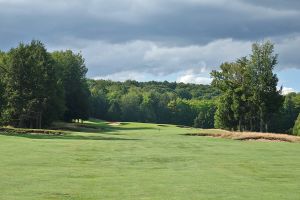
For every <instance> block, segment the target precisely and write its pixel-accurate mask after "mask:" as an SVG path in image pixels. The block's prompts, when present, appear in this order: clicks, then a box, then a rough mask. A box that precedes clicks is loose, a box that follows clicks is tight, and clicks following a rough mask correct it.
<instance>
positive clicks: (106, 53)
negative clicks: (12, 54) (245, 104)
mask: <svg viewBox="0 0 300 200" xmlns="http://www.w3.org/2000/svg"><path fill="white" fill-rule="evenodd" d="M299 10H300V3H299V1H296V0H276V1H274V0H272V1H271V0H260V1H259V0H254V1H253V0H251V1H250V0H214V1H212V0H164V1H161V0H110V1H107V0H98V1H96V0H87V1H84V0H66V1H60V0H52V1H46V0H44V1H42V0H0V39H1V41H0V48H1V49H5V50H7V49H9V48H10V47H12V46H15V45H17V43H18V42H20V41H24V42H27V41H30V40H31V39H39V40H42V41H43V42H45V43H46V44H47V46H48V47H49V48H50V49H51V50H54V49H57V48H63V49H65V48H72V49H75V50H78V51H82V53H83V54H84V56H85V57H86V61H87V64H88V66H89V76H91V77H95V76H103V75H105V76H106V75H109V74H114V73H117V72H120V71H125V72H126V71H130V72H134V73H135V72H139V73H150V74H162V75H164V74H168V73H175V72H177V71H184V70H189V72H190V71H191V70H192V71H195V70H196V69H197V68H201V69H204V68H205V69H207V70H208V71H209V70H210V69H211V68H213V67H216V66H218V65H219V64H220V62H222V61H224V60H232V59H234V58H237V57H239V56H241V55H247V54H248V53H249V51H250V46H251V43H252V42H255V41H261V40H263V39H272V40H273V41H274V42H275V43H276V46H277V50H278V51H279V53H280V54H281V57H280V59H281V60H280V62H281V63H282V64H281V68H291V67H299V66H300V60H299V58H298V56H297V55H296V52H299V44H300V39H299V38H300V23H299V19H300V11H299ZM116 58H117V59H116Z"/></svg>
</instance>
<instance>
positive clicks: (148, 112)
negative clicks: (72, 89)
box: [89, 80, 219, 126]
mask: <svg viewBox="0 0 300 200" xmlns="http://www.w3.org/2000/svg"><path fill="white" fill-rule="evenodd" d="M89 86H90V91H91V95H92V99H91V110H92V111H94V112H92V113H91V116H92V117H97V118H101V119H106V120H112V121H118V120H123V121H140V122H156V123H174V124H180V125H188V126H192V125H193V123H194V119H195V118H196V117H197V116H198V114H199V112H200V111H201V112H202V113H203V112H209V111H208V109H204V107H206V106H207V105H208V104H209V105H210V103H211V102H214V101H211V100H207V101H206V100H205V99H211V98H214V97H215V96H217V95H218V94H219V93H218V92H217V90H216V89H213V88H212V87H210V86H204V85H194V84H183V83H169V82H166V81H165V82H154V81H152V82H146V83H142V82H137V81H125V82H124V83H121V82H112V81H105V80H97V81H95V80H89ZM95 99H98V100H99V102H97V101H96V100H95ZM100 99H101V100H100ZM207 102H210V103H207ZM103 105H105V106H103ZM202 107H203V109H202ZM198 121H199V120H198ZM207 123H211V121H210V122H207Z"/></svg>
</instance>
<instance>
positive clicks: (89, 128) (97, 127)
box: [52, 122, 156, 135]
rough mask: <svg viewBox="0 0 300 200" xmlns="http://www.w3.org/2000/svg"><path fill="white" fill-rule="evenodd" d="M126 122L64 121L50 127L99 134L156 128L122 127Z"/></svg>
mask: <svg viewBox="0 0 300 200" xmlns="http://www.w3.org/2000/svg"><path fill="white" fill-rule="evenodd" d="M126 124H128V123H126V122H121V124H120V125H109V124H108V123H106V122H98V123H97V122H94V123H93V124H91V123H82V124H76V123H69V124H67V123H65V124H62V125H61V126H56V127H52V130H53V129H54V130H58V131H59V130H62V131H71V132H86V133H101V134H108V135H122V134H120V133H117V132H120V131H131V130H132V131H134V130H151V129H156V128H154V127H126V126H125V127H124V125H126Z"/></svg>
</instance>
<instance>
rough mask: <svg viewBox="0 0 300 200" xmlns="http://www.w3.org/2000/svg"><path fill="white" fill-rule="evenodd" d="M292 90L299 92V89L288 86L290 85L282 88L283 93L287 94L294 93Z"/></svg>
mask: <svg viewBox="0 0 300 200" xmlns="http://www.w3.org/2000/svg"><path fill="white" fill-rule="evenodd" d="M292 92H297V91H296V90H294V89H293V88H288V87H283V88H282V94H283V95H287V94H289V93H292Z"/></svg>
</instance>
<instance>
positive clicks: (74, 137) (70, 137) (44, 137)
mask: <svg viewBox="0 0 300 200" xmlns="http://www.w3.org/2000/svg"><path fill="white" fill-rule="evenodd" d="M0 135H4V136H13V137H23V138H29V139H37V140H39V139H42V140H53V139H55V140H111V141H112V140H128V141H136V140H140V139H135V138H132V139H128V138H119V137H102V136H82V135H32V134H5V133H0Z"/></svg>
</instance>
